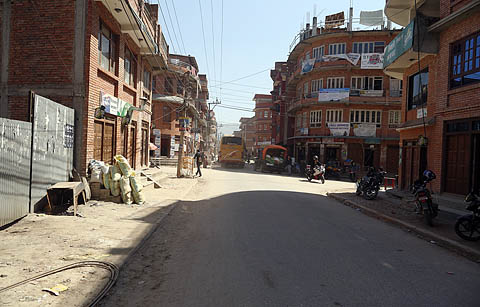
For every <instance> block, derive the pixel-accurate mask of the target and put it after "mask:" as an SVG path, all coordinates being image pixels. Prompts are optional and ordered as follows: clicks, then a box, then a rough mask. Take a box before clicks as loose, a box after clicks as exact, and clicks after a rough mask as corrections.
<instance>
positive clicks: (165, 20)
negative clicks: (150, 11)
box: [107, 0, 177, 53]
mask: <svg viewBox="0 0 480 307" xmlns="http://www.w3.org/2000/svg"><path fill="white" fill-rule="evenodd" d="M107 3H108V2H107ZM157 3H158V7H159V8H160V13H162V17H163V22H165V28H166V29H167V33H168V38H169V39H170V42H171V43H172V48H173V52H174V53H177V51H176V50H175V44H174V43H173V38H172V35H171V34H170V30H169V29H168V26H167V19H166V18H165V15H164V14H163V10H162V6H161V5H160V0H157ZM122 5H123V2H122ZM127 17H128V15H127ZM129 20H130V18H129ZM130 23H131V22H130Z"/></svg>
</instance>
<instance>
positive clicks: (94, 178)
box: [90, 168, 103, 183]
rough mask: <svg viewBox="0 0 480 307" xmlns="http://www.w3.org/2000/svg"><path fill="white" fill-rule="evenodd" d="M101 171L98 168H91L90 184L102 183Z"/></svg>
mask: <svg viewBox="0 0 480 307" xmlns="http://www.w3.org/2000/svg"><path fill="white" fill-rule="evenodd" d="M102 181H103V177H102V170H101V169H100V168H92V172H91V174H90V182H100V183H101V182H102Z"/></svg>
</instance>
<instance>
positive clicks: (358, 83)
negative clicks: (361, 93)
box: [350, 77, 383, 90]
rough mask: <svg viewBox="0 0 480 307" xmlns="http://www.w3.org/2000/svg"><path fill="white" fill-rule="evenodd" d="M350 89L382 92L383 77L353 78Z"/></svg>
mask: <svg viewBox="0 0 480 307" xmlns="http://www.w3.org/2000/svg"><path fill="white" fill-rule="evenodd" d="M350 87H351V88H352V89H356V90H382V89H383V77H352V83H351V85H350Z"/></svg>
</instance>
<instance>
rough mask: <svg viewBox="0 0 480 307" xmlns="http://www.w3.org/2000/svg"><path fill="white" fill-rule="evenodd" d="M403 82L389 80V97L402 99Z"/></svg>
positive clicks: (393, 79)
mask: <svg viewBox="0 0 480 307" xmlns="http://www.w3.org/2000/svg"><path fill="white" fill-rule="evenodd" d="M402 88H403V80H400V79H395V78H390V97H402Z"/></svg>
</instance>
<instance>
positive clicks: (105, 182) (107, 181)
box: [102, 171, 110, 190]
mask: <svg viewBox="0 0 480 307" xmlns="http://www.w3.org/2000/svg"><path fill="white" fill-rule="evenodd" d="M102 176H103V186H104V187H105V189H107V190H110V174H109V173H108V171H107V172H105V173H103V174H102Z"/></svg>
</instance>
